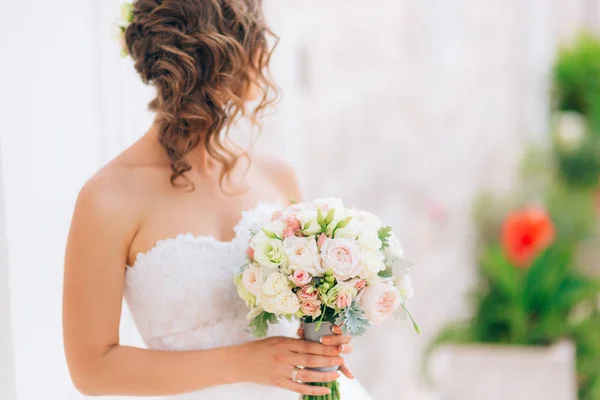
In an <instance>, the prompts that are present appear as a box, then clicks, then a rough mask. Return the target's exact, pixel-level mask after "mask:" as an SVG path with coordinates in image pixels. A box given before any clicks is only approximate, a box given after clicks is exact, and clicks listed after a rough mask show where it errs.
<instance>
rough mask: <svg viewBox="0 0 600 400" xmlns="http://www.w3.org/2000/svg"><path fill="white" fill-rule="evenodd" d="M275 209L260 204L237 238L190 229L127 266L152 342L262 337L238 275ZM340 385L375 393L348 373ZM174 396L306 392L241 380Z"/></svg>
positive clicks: (282, 328)
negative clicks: (252, 330) (251, 324)
mask: <svg viewBox="0 0 600 400" xmlns="http://www.w3.org/2000/svg"><path fill="white" fill-rule="evenodd" d="M275 208H276V206H275V205H269V204H259V205H258V206H257V207H255V208H254V209H252V210H249V211H246V212H244V213H243V216H242V218H241V220H240V222H239V223H238V224H237V226H236V227H235V238H234V239H233V240H231V241H228V242H223V241H219V240H216V239H215V238H213V237H207V236H194V235H192V234H182V235H179V236H177V237H175V238H171V239H166V240H160V241H158V242H157V243H156V245H155V246H154V247H153V248H152V249H150V250H149V251H147V252H146V253H140V254H139V255H138V256H137V258H136V260H135V263H134V265H133V266H131V267H129V268H127V273H126V281H125V299H126V301H127V304H128V306H129V308H130V311H131V314H132V316H133V319H134V321H135V323H136V326H137V328H138V330H139V332H140V334H141V336H142V338H143V339H144V342H145V343H146V345H147V346H148V348H151V349H157V350H168V351H185V350H203V349H211V348H215V347H223V346H232V345H238V344H242V343H245V342H248V341H251V340H254V338H253V337H252V336H251V335H250V334H248V333H247V327H248V320H247V318H246V315H247V314H248V309H247V308H246V305H245V304H244V302H243V301H242V300H240V299H239V298H238V295H237V292H236V288H235V285H234V283H233V276H234V274H235V273H236V272H238V271H239V269H240V268H241V267H242V266H243V264H244V261H245V250H246V248H247V245H248V240H249V238H250V232H251V230H252V229H253V227H255V226H256V225H257V224H262V223H264V222H266V221H268V220H269V218H270V216H271V214H272V212H273V210H274V209H275ZM297 328H298V324H297V322H289V321H284V322H281V323H280V324H278V325H273V326H272V327H271V329H270V331H269V336H289V337H293V336H295V335H296V331H297ZM207 368H210V365H207ZM198 373H201V371H198ZM340 385H341V390H342V399H343V400H370V399H371V397H370V396H369V395H368V394H367V392H366V391H365V390H364V389H363V388H362V387H361V385H360V384H359V383H358V382H356V381H353V380H347V379H342V381H341V383H340ZM167 399H171V400H184V399H185V400H204V399H206V400H208V399H210V400H214V399H222V400H265V399H273V400H297V399H298V394H295V393H292V392H289V391H286V390H282V389H278V388H273V387H267V386H261V385H256V384H249V383H240V384H234V385H224V386H217V387H213V388H209V389H205V390H201V391H198V392H193V393H188V394H183V395H178V396H171V397H167Z"/></svg>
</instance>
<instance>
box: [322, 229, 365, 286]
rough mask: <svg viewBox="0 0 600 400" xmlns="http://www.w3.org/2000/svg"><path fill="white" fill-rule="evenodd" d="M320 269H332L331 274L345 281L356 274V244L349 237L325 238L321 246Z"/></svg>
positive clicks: (357, 266) (357, 269) (357, 268)
mask: <svg viewBox="0 0 600 400" xmlns="http://www.w3.org/2000/svg"><path fill="white" fill-rule="evenodd" d="M321 259H322V264H321V269H322V271H323V272H325V271H328V270H330V269H331V270H333V276H335V278H336V279H337V280H338V281H340V282H343V281H346V280H348V279H350V278H353V277H354V276H356V275H357V273H358V271H359V264H358V246H357V245H356V242H355V241H353V240H350V239H327V240H326V241H325V243H323V247H322V248H321Z"/></svg>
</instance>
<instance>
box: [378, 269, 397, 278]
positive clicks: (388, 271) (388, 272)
mask: <svg viewBox="0 0 600 400" xmlns="http://www.w3.org/2000/svg"><path fill="white" fill-rule="evenodd" d="M377 275H378V276H379V277H380V278H391V277H393V276H394V271H392V269H391V268H386V269H384V270H383V271H380V272H379V273H378V274H377Z"/></svg>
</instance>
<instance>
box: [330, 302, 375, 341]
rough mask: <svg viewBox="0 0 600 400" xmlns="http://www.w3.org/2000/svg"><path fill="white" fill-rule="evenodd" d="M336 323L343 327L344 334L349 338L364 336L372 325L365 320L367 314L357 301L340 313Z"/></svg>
mask: <svg viewBox="0 0 600 400" xmlns="http://www.w3.org/2000/svg"><path fill="white" fill-rule="evenodd" d="M335 323H336V325H341V326H342V330H343V331H344V334H345V335H349V336H362V335H364V334H365V333H366V332H367V328H368V327H369V326H370V325H371V323H370V322H369V320H368V319H366V318H365V312H364V311H363V309H362V308H361V307H360V305H359V304H358V303H357V302H356V301H354V302H353V303H352V304H351V305H350V307H348V308H345V309H343V310H342V311H341V312H340V314H339V315H338V317H337V319H336V321H335Z"/></svg>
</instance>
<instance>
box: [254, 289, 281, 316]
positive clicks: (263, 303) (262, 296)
mask: <svg viewBox="0 0 600 400" xmlns="http://www.w3.org/2000/svg"><path fill="white" fill-rule="evenodd" d="M275 299H276V298H275V296H269V295H267V294H266V293H265V292H263V291H262V290H261V291H260V292H258V296H256V304H257V305H258V306H260V307H262V309H263V310H265V311H266V312H268V313H275V312H277V311H276V308H275Z"/></svg>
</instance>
